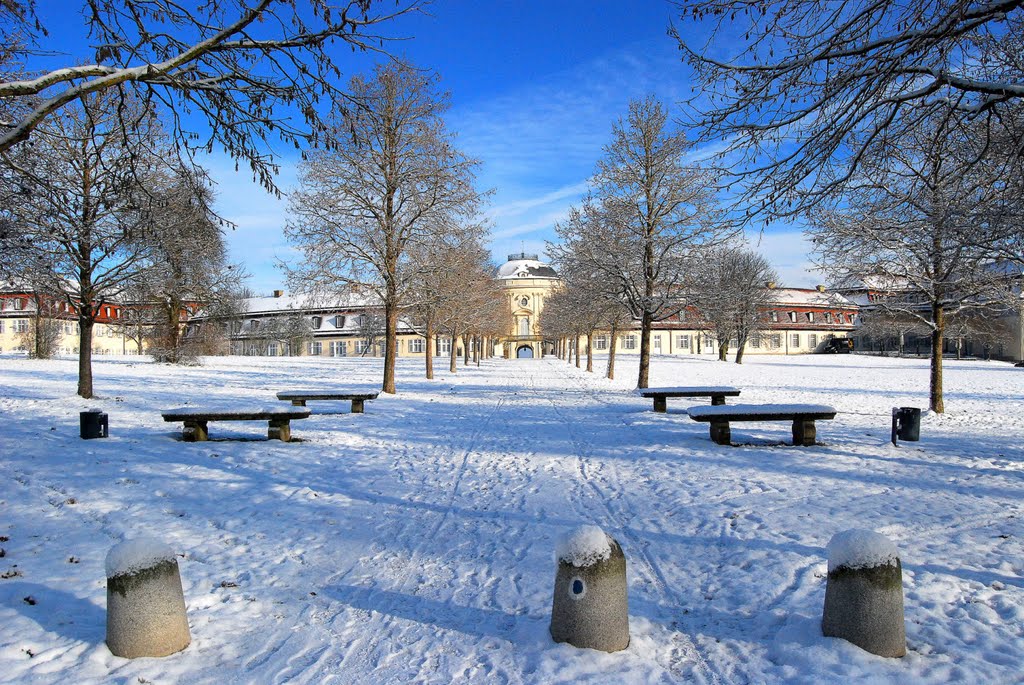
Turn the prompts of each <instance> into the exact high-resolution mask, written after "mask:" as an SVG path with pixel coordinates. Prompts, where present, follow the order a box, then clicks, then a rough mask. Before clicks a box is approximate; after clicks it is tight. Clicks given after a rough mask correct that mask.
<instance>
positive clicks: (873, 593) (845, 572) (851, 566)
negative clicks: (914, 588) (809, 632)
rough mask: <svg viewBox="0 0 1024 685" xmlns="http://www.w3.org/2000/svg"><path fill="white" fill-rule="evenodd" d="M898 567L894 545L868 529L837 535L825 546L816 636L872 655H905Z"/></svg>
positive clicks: (905, 642)
mask: <svg viewBox="0 0 1024 685" xmlns="http://www.w3.org/2000/svg"><path fill="white" fill-rule="evenodd" d="M905 630H906V629H905V626H904V621H903V568H902V566H901V565H900V557H899V552H898V551H897V550H896V546H895V545H894V544H892V542H890V541H889V539H888V538H886V537H885V536H884V535H880V534H878V533H875V532H873V531H870V530H857V529H854V530H847V531H843V532H842V533H837V534H836V535H834V536H833V537H832V540H831V541H829V543H828V581H827V584H826V585H825V610H824V613H823V615H822V619H821V631H822V633H824V634H825V635H826V636H827V637H841V638H843V639H844V640H848V641H849V642H852V643H853V644H855V645H857V646H858V647H860V648H861V649H864V650H866V651H868V652H871V653H872V654H877V655H878V656H886V657H901V656H903V655H905V654H906V653H907V636H906V632H905Z"/></svg>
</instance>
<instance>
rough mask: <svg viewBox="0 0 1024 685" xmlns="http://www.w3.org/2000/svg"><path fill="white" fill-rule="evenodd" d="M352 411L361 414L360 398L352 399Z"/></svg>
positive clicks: (361, 402) (361, 403) (361, 404)
mask: <svg viewBox="0 0 1024 685" xmlns="http://www.w3.org/2000/svg"><path fill="white" fill-rule="evenodd" d="M352 413H353V414H362V413H363V401H362V400H352Z"/></svg>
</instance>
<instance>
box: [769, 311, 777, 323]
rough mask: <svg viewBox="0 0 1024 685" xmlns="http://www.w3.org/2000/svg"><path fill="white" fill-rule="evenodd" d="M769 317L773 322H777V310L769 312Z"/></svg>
mask: <svg viewBox="0 0 1024 685" xmlns="http://www.w3.org/2000/svg"><path fill="white" fill-rule="evenodd" d="M769 317H770V318H771V320H772V322H773V323H778V322H779V313H778V312H772V313H771V314H769Z"/></svg>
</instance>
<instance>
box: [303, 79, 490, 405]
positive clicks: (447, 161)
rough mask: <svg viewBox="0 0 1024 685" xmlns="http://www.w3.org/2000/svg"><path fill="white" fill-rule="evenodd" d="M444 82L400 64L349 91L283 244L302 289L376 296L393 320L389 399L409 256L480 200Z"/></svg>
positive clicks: (386, 383)
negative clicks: (293, 257) (295, 254)
mask: <svg viewBox="0 0 1024 685" xmlns="http://www.w3.org/2000/svg"><path fill="white" fill-rule="evenodd" d="M437 81H438V77H437V76H436V74H433V73H430V72H426V71H422V70H419V69H417V68H416V67H414V66H412V65H410V64H408V63H404V62H399V61H389V62H387V63H385V64H383V65H381V66H378V67H377V68H376V69H375V70H374V72H373V75H372V76H371V77H368V78H364V77H362V76H356V77H354V78H353V79H352V80H351V82H350V84H349V92H350V94H351V96H350V97H351V105H350V106H349V107H348V109H347V110H346V111H344V112H342V113H339V114H338V116H337V117H336V118H334V119H333V120H331V122H330V128H329V130H328V131H327V134H328V135H329V136H330V137H331V145H330V146H329V147H328V148H326V149H319V150H314V151H312V152H310V153H309V154H308V155H307V157H306V159H305V160H304V161H303V163H302V164H301V166H300V176H299V180H300V186H299V189H298V190H297V191H296V192H295V193H293V194H292V195H291V198H290V207H291V217H292V218H291V220H290V221H289V222H288V224H287V225H286V227H285V235H286V236H287V237H288V239H289V240H290V241H291V242H292V243H293V244H294V245H295V246H296V247H297V248H298V249H299V250H300V251H301V252H302V255H303V260H302V262H301V263H300V264H298V265H296V266H294V267H292V268H290V271H289V280H290V281H291V282H292V283H293V284H295V285H296V286H298V287H299V288H300V289H308V290H314V291H320V292H337V291H339V290H342V289H345V288H350V287H352V286H356V287H362V288H367V289H370V290H372V291H373V292H375V293H376V294H377V296H378V297H379V299H380V301H381V303H382V305H383V308H384V318H385V353H384V380H383V388H382V389H383V391H384V392H387V393H394V392H395V358H396V355H397V348H396V342H397V328H398V315H399V308H400V306H401V305H402V303H403V301H404V300H405V298H406V297H407V295H408V292H409V287H410V285H411V283H412V282H413V280H412V276H413V272H414V270H413V269H411V268H410V261H411V260H410V249H411V247H412V246H414V245H416V244H418V243H422V242H427V241H430V240H432V239H433V238H434V237H436V235H437V232H438V231H447V230H457V227H458V226H459V225H460V221H461V220H462V219H471V218H472V216H473V215H474V214H475V212H476V211H477V208H478V206H479V204H480V199H481V195H480V193H478V192H477V191H476V189H475V188H474V185H473V184H474V170H475V168H476V167H477V165H478V164H479V163H478V162H477V161H476V160H474V159H470V158H469V157H467V156H466V155H464V154H463V153H461V152H460V151H459V150H458V149H456V147H455V145H454V141H453V139H452V138H453V136H452V135H451V134H450V133H449V132H448V131H447V130H446V128H445V124H444V120H443V115H444V113H445V111H446V110H447V109H448V96H447V94H445V93H442V92H439V91H438V90H437Z"/></svg>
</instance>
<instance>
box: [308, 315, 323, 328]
mask: <svg viewBox="0 0 1024 685" xmlns="http://www.w3.org/2000/svg"><path fill="white" fill-rule="evenodd" d="M310 321H311V323H312V325H313V330H314V331H316V330H319V329H320V326H322V325H323V323H324V318H323V317H322V316H314V317H313V318H312V319H311V320H310Z"/></svg>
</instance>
